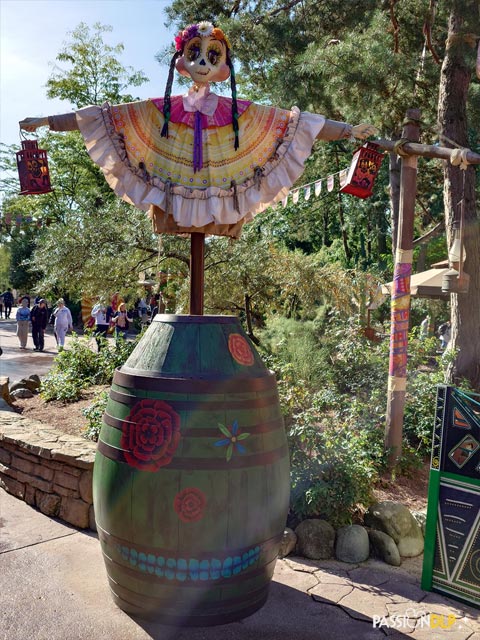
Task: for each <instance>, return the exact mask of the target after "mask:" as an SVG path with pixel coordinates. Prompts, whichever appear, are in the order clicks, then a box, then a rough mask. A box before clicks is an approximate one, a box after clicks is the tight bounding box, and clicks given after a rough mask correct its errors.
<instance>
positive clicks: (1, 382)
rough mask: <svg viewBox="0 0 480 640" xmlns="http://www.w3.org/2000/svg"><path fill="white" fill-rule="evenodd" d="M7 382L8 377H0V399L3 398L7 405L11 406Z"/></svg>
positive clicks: (11, 401) (11, 400)
mask: <svg viewBox="0 0 480 640" xmlns="http://www.w3.org/2000/svg"><path fill="white" fill-rule="evenodd" d="M9 382H10V380H9V377H8V376H0V398H3V400H5V402H6V403H7V404H8V405H10V406H13V398H12V397H11V396H10V389H9V387H8V385H9Z"/></svg>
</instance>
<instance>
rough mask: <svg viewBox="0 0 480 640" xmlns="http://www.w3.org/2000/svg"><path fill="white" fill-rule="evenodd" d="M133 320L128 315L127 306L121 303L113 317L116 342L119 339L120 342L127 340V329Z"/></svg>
mask: <svg viewBox="0 0 480 640" xmlns="http://www.w3.org/2000/svg"><path fill="white" fill-rule="evenodd" d="M132 321H133V319H132V318H131V317H130V316H129V315H128V311H127V305H126V304H125V302H121V303H120V304H119V306H118V311H117V312H116V313H115V314H114V316H113V322H114V323H115V339H116V340H118V339H119V338H121V339H122V340H126V339H127V335H128V329H129V327H130V322H132Z"/></svg>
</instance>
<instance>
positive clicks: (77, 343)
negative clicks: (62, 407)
mask: <svg viewBox="0 0 480 640" xmlns="http://www.w3.org/2000/svg"><path fill="white" fill-rule="evenodd" d="M140 337H141V336H140V335H138V336H136V337H135V339H134V340H123V339H119V340H116V341H115V343H112V342H111V341H109V340H106V339H105V338H100V344H101V349H100V352H98V353H97V351H96V349H95V350H94V349H93V348H92V343H91V339H92V333H91V332H89V333H87V334H86V336H85V337H78V336H76V335H75V336H73V338H72V340H71V341H70V342H69V345H68V348H67V349H64V350H63V351H61V352H60V353H59V354H58V355H57V356H56V357H55V359H54V364H53V367H52V369H51V370H50V372H49V373H48V375H47V376H46V377H45V378H44V380H43V382H42V385H41V387H40V395H41V397H42V398H43V399H44V400H46V401H47V402H48V401H50V400H61V401H62V402H75V400H78V399H79V398H80V397H81V395H82V390H83V389H85V388H86V387H88V386H91V385H96V384H110V383H111V382H112V379H113V374H114V372H115V369H116V368H117V367H121V366H122V364H123V363H124V362H125V361H126V360H127V358H128V356H129V355H130V354H131V352H132V351H133V349H134V348H135V347H136V345H137V343H138V341H139V339H140Z"/></svg>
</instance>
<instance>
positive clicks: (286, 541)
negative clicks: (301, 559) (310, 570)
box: [278, 527, 297, 558]
mask: <svg viewBox="0 0 480 640" xmlns="http://www.w3.org/2000/svg"><path fill="white" fill-rule="evenodd" d="M296 544H297V534H296V533H295V531H293V529H290V527H285V529H284V531H283V538H282V541H281V543H280V549H279V550H278V557H279V558H285V557H286V556H288V554H289V553H292V551H293V550H294V549H295V546H296Z"/></svg>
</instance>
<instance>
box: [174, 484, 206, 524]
mask: <svg viewBox="0 0 480 640" xmlns="http://www.w3.org/2000/svg"><path fill="white" fill-rule="evenodd" d="M206 503H207V499H206V498H205V495H204V494H203V493H202V492H201V491H200V489H196V488H195V487H187V488H186V489H183V491H180V493H177V495H176V496H175V500H174V501H173V508H174V509H175V511H176V512H177V514H178V517H179V518H180V520H182V522H197V521H198V520H201V519H202V517H203V510H204V508H205V505H206Z"/></svg>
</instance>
